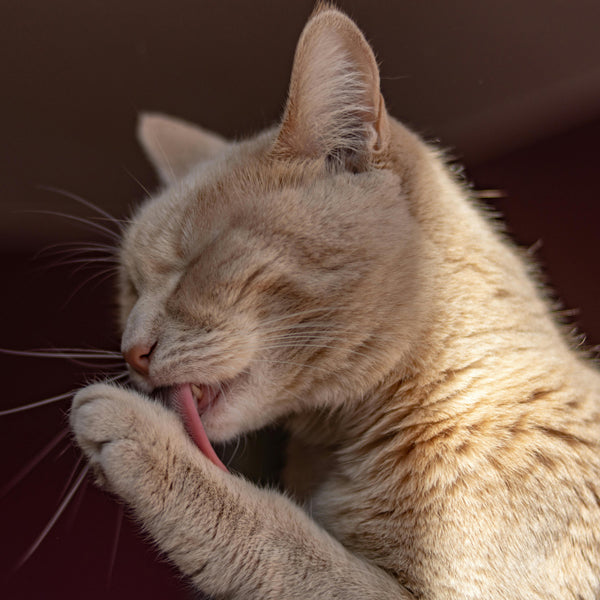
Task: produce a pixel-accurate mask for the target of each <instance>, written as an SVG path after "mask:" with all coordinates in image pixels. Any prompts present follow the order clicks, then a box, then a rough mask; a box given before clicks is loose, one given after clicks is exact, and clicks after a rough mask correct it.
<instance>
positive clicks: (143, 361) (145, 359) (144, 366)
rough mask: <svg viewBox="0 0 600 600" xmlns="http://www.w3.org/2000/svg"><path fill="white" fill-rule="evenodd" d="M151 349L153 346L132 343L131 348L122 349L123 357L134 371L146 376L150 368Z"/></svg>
mask: <svg viewBox="0 0 600 600" xmlns="http://www.w3.org/2000/svg"><path fill="white" fill-rule="evenodd" d="M155 345H156V344H155ZM153 350H154V346H146V345H144V344H134V345H133V346H131V348H128V349H127V350H123V358H125V361H126V362H127V364H128V365H129V366H130V367H131V368H132V369H133V370H134V371H137V372H138V373H139V374H140V375H144V376H147V375H148V372H149V370H150V355H151V354H152V351H153Z"/></svg>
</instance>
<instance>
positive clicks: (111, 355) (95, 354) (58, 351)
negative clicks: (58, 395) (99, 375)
mask: <svg viewBox="0 0 600 600" xmlns="http://www.w3.org/2000/svg"><path fill="white" fill-rule="evenodd" d="M0 353H2V354H10V355H13V356H28V357H34V358H96V359H99V358H104V359H115V358H121V353H120V352H114V351H110V350H84V349H82V350H78V349H76V348H72V349H69V348H53V349H40V350H9V349H7V348H0Z"/></svg>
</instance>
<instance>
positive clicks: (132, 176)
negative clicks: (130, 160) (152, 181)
mask: <svg viewBox="0 0 600 600" xmlns="http://www.w3.org/2000/svg"><path fill="white" fill-rule="evenodd" d="M125 173H127V175H129V177H131V179H133V181H135V182H136V183H137V184H138V185H139V186H140V188H141V189H142V191H143V192H144V193H145V194H146V196H148V198H150V197H151V196H152V194H151V193H150V192H149V191H148V188H147V187H146V186H145V185H144V184H143V183H142V182H141V181H140V180H139V179H138V178H137V177H136V176H135V175H134V174H133V173H132V172H131V171H130V170H129V169H125Z"/></svg>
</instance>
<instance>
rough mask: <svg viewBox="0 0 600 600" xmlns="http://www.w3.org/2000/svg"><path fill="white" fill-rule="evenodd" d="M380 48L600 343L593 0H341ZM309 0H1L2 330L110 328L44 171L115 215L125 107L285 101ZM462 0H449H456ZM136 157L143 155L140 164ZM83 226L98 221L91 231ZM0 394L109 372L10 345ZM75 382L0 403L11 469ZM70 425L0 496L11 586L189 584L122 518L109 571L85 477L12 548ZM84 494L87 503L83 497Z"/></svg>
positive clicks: (391, 95) (122, 198) (396, 103)
mask: <svg viewBox="0 0 600 600" xmlns="http://www.w3.org/2000/svg"><path fill="white" fill-rule="evenodd" d="M339 4H340V5H341V6H343V7H344V8H346V9H347V10H349V12H350V13H351V14H352V15H353V16H354V17H355V18H356V19H357V21H358V22H359V23H360V25H361V26H362V27H363V28H364V30H365V31H366V32H367V35H368V37H369V39H370V40H371V41H372V42H373V45H374V46H375V48H376V50H377V53H378V57H379V59H380V60H381V62H382V74H383V76H384V79H383V87H384V91H385V93H386V98H387V100H388V104H389V106H390V107H391V110H392V112H393V113H394V114H395V115H397V116H399V117H402V118H404V119H406V120H407V121H408V122H410V123H411V124H412V125H413V126H415V127H416V128H417V129H419V130H420V131H423V132H425V133H426V134H427V135H428V136H430V137H433V136H439V137H440V138H441V140H442V143H443V144H444V145H453V146H454V147H455V148H456V154H457V155H459V156H461V157H463V159H464V161H465V162H466V164H467V167H468V171H467V172H468V175H469V177H470V178H471V179H472V180H474V182H475V183H476V185H477V186H478V187H479V188H494V189H501V190H504V192H505V193H506V197H505V198H503V199H501V200H497V201H493V202H491V204H492V205H493V206H494V207H496V208H498V209H500V210H501V211H502V212H503V213H505V214H506V216H507V221H508V228H509V230H510V231H511V232H513V233H514V235H515V237H516V238H517V239H518V241H519V242H520V243H522V244H524V245H526V246H528V245H531V244H533V243H535V242H536V241H537V240H538V239H541V240H542V242H543V244H542V246H541V249H540V250H539V256H540V258H541V259H542V261H543V263H544V264H545V265H546V267H547V268H546V271H547V273H548V275H549V277H550V279H551V281H552V282H553V283H554V285H555V286H556V288H557V289H558V291H559V294H560V295H561V296H562V297H563V298H564V299H565V300H566V304H567V306H568V307H570V308H580V309H581V312H580V313H579V315H578V316H577V317H576V321H577V322H578V323H579V324H580V325H581V327H582V329H584V330H585V331H586V332H587V333H588V334H589V340H588V341H589V342H590V343H592V344H593V343H600V321H599V315H600V311H599V310H598V308H599V306H598V303H599V301H598V298H600V267H599V266H598V265H599V261H598V239H599V236H598V232H597V223H598V222H599V216H600V214H599V210H600V209H599V208H598V206H599V202H598V191H597V185H596V180H597V177H598V168H597V165H598V158H599V153H598V149H597V148H598V145H597V140H598V139H599V137H600V121H599V120H598V119H597V118H598V117H599V116H600V84H599V82H600V77H599V74H600V51H599V50H600V46H599V42H598V36H597V32H596V29H597V23H598V22H599V21H598V16H600V15H599V14H598V12H599V7H600V5H599V4H598V3H597V2H596V1H594V2H591V1H590V2H583V1H579V0H576V1H574V2H568V3H567V2H559V1H545V2H541V1H539V2H538V1H533V0H529V1H528V2H522V1H519V2H516V1H514V0H512V1H507V2H484V3H482V2H475V1H472V2H467V1H466V0H463V1H459V2H454V3H448V2H442V1H441V0H440V1H437V2H435V1H432V2H421V3H418V2H389V1H388V2H383V1H381V2H378V1H370V2H366V1H364V2H359V1H355V2H350V1H348V2H340V3H339ZM311 7H312V2H308V1H293V2H266V1H256V2H245V1H244V2H242V1H241V0H240V1H237V2H234V1H222V2H216V1H214V2H207V1H205V2H200V1H198V0H197V1H194V2H192V1H189V2H186V1H177V2H170V3H159V2H148V1H147V2H139V1H129V2H126V3H117V2H102V3H100V2H81V1H77V2H75V1H66V0H56V1H53V2H41V1H38V2H33V1H31V0H22V1H21V2H19V3H16V2H13V3H4V6H2V7H0V44H1V46H0V49H1V50H2V53H1V54H0V55H1V56H2V57H3V58H2V60H1V61H0V82H2V83H1V93H0V107H1V108H2V110H0V119H1V121H0V126H1V131H2V136H3V137H2V144H0V146H1V149H0V189H1V190H2V196H1V198H0V247H1V248H2V253H1V254H0V262H1V268H2V273H3V279H4V290H3V294H2V295H0V297H1V299H2V313H1V314H2V315H3V327H2V333H1V337H0V347H4V348H21V349H22V348H39V347H46V346H57V347H61V346H76V347H88V346H89V347H100V348H116V347H117V346H118V341H117V338H116V332H115V331H114V329H113V327H112V326H111V325H110V323H111V322H112V321H111V318H112V311H113V306H112V295H111V291H112V288H111V283H110V282H109V281H104V282H101V284H100V285H98V286H97V287H94V282H91V283H90V284H88V285H86V286H83V287H82V288H81V290H80V291H78V292H77V293H76V294H75V295H74V296H73V297H72V298H71V295H72V293H73V292H74V290H76V289H77V288H78V287H79V286H80V284H81V283H82V282H83V281H85V279H86V278H87V277H88V276H89V275H90V274H91V273H92V271H83V272H77V273H73V269H74V267H73V266H69V265H64V266H61V267H58V268H50V267H49V264H50V263H52V260H53V259H52V258H51V257H50V256H48V254H47V253H46V254H42V255H41V256H39V257H38V258H36V259H33V255H34V254H35V253H36V252H37V251H39V250H40V249H41V248H43V247H44V246H46V245H47V244H49V243H54V242H56V241H58V240H69V239H70V240H73V239H78V240H82V239H83V240H85V239H89V238H90V236H91V234H90V233H89V232H88V231H87V230H86V229H85V228H82V227H79V226H78V225H77V223H75V222H73V221H69V220H67V219H64V218H59V217H52V216H49V215H37V216H36V215H34V214H31V213H26V212H22V211H23V210H29V209H31V208H35V209H44V210H46V209H48V210H58V211H67V212H69V213H71V214H85V215H87V216H91V213H90V212H89V210H83V209H81V208H79V207H78V206H77V204H76V203H74V202H72V201H68V200H65V199H61V197H60V196H58V195H56V194H54V193H51V192H48V191H44V190H41V189H38V188H36V186H37V185H38V184H43V185H53V186H57V187H60V188H63V189H66V190H67V191H69V192H73V193H76V194H81V195H83V196H84V197H85V198H87V199H89V200H91V201H93V202H95V203H97V204H99V205H101V206H103V207H105V208H107V209H109V210H110V211H112V212H113V213H114V214H116V215H117V216H122V215H124V214H127V211H128V210H129V209H128V206H130V205H131V204H133V203H134V202H135V201H137V200H139V199H140V198H141V197H142V196H143V194H144V192H143V191H142V190H141V188H140V186H139V184H138V183H136V181H135V180H134V177H135V178H137V179H139V180H140V181H141V182H142V184H143V185H144V186H148V187H150V188H151V187H152V186H154V184H155V180H154V177H153V174H152V173H151V171H150V168H149V166H148V165H147V164H146V163H145V161H144V159H143V157H142V156H141V153H140V152H139V150H138V149H137V147H136V144H135V141H134V139H133V135H132V132H133V128H134V123H135V115H136V114H137V112H138V111H139V110H141V109H160V110H163V111H165V112H171V113H174V114H178V115H181V116H183V117H186V118H189V119H191V120H196V121H198V122H201V123H202V124H204V125H205V126H208V127H211V128H213V129H215V130H217V131H220V132H222V133H224V134H226V135H229V136H238V135H241V134H243V133H250V132H252V131H255V130H257V129H259V128H261V127H263V126H264V125H266V124H269V123H271V122H273V121H274V120H275V119H276V118H277V116H278V114H279V111H280V109H281V107H282V105H283V101H284V97H285V91H286V87H287V78H288V75H289V73H288V71H289V68H290V65H291V59H292V53H293V48H294V44H295V41H296V38H297V36H298V34H299V32H300V30H301V28H302V25H303V23H304V21H305V19H306V17H307V15H308V14H309V13H310V10H311ZM450 7H451V8H450ZM129 173H131V174H132V175H133V177H132V176H131V175H130V174H129ZM92 237H93V236H92ZM0 364H1V365H2V373H3V384H4V385H3V389H4V392H3V400H2V402H1V403H0V409H1V408H4V407H9V406H16V405H18V404H22V403H26V402H31V401H35V400H39V399H41V398H44V397H46V396H48V395H52V394H60V393H62V392H64V391H68V390H70V389H73V388H75V387H77V386H78V385H80V384H82V383H83V382H84V381H85V380H86V378H89V377H91V376H93V374H96V373H97V372H98V369H96V368H88V369H85V368H82V367H81V366H80V365H75V364H70V363H68V362H66V361H58V360H57V361H54V360H40V359H26V358H22V357H8V356H0ZM67 407H68V401H67V402H66V403H65V402H62V403H59V404H58V405H52V406H50V407H47V408H42V409H37V410H35V411H30V412H28V413H23V414H20V415H14V416H10V417H2V418H0V440H1V441H0V444H1V445H0V456H2V459H1V462H0V464H1V471H0V473H1V474H2V480H5V481H6V480H9V479H10V478H11V477H12V476H13V475H14V474H15V473H17V472H18V471H19V469H20V468H21V467H22V466H23V465H24V464H26V463H27V461H28V460H29V459H30V458H31V457H32V456H33V455H35V453H36V451H37V449H38V448H40V447H42V446H43V445H44V444H45V443H46V442H47V441H48V440H49V439H51V438H52V436H53V435H54V434H55V433H56V432H57V431H59V430H60V429H61V428H62V427H64V424H65V419H64V414H65V411H66V410H67ZM63 446H64V447H65V448H66V446H67V444H66V443H65V444H61V445H60V446H59V448H58V449H57V450H56V451H54V452H53V453H52V454H51V455H50V456H49V457H48V458H46V459H45V460H44V462H43V463H42V464H41V465H40V467H38V468H37V469H36V470H35V471H34V472H33V473H32V474H31V475H29V476H28V477H27V478H26V479H25V480H24V481H23V482H22V483H20V484H19V485H18V486H17V487H16V488H15V489H13V490H12V491H10V493H8V494H6V495H5V496H4V497H2V498H0V530H1V531H2V532H3V540H4V541H3V543H2V544H1V545H0V564H2V565H3V567H2V568H1V571H2V577H3V579H2V583H1V584H0V595H2V596H3V597H6V598H11V599H12V598H27V599H29V598H86V599H88V600H90V599H93V598H138V597H143V598H147V599H151V598H164V597H170V598H185V597H188V595H189V594H188V591H187V589H186V586H185V585H184V584H182V583H181V582H179V581H178V580H177V577H176V576H175V575H174V574H173V573H172V571H171V570H170V568H169V567H167V566H165V565H164V564H161V563H160V561H157V560H156V557H155V556H154V553H153V551H152V550H151V549H149V548H148V546H147V545H145V544H143V543H142V542H141V541H140V539H139V538H140V536H139V534H138V533H136V529H135V528H134V527H133V526H131V525H130V524H128V523H126V524H125V525H124V528H123V531H122V533H121V536H120V542H119V545H118V553H117V558H116V562H115V567H114V573H113V577H112V583H111V584H110V590H107V588H106V586H107V571H108V568H109V562H110V554H111V546H112V543H113V540H114V535H115V526H116V506H115V503H114V502H113V501H112V500H111V499H109V498H108V497H106V496H105V495H103V494H102V493H100V492H97V491H96V490H95V489H94V488H93V486H91V485H90V486H88V488H87V490H86V491H85V494H84V495H83V497H82V499H81V501H80V502H78V501H77V500H76V502H75V503H74V504H75V505H74V506H72V507H71V508H69V509H68V510H67V512H66V513H65V515H64V517H63V518H62V519H61V520H60V521H59V523H58V526H57V527H56V529H55V530H53V532H52V533H51V534H50V535H49V536H48V539H47V540H46V541H44V543H43V544H42V545H41V546H40V548H39V550H38V551H37V552H36V553H35V554H34V556H33V557H32V559H31V560H30V561H29V562H28V563H27V564H26V565H25V566H24V567H22V568H21V569H19V570H18V571H16V572H15V573H11V572H10V567H11V566H12V565H13V564H14V563H15V562H16V560H17V559H18V557H19V556H20V555H21V554H22V553H23V552H24V551H25V550H26V548H27V547H28V545H29V544H31V542H32V541H33V540H34V539H35V537H36V535H37V534H38V533H39V532H40V531H41V529H42V528H43V527H44V524H45V523H46V522H47V520H48V519H49V518H50V517H51V516H52V514H53V512H54V510H55V508H56V505H57V503H58V499H59V496H60V494H61V491H62V488H63V487H64V485H65V482H66V480H67V479H68V476H69V473H70V472H71V469H72V467H73V465H74V464H75V462H76V460H77V453H76V452H75V451H74V450H72V449H69V450H66V451H65V454H63V455H62V456H60V457H59V456H58V454H59V452H60V451H61V450H62V449H63ZM77 504H78V505H79V508H78V510H75V509H76V508H77Z"/></svg>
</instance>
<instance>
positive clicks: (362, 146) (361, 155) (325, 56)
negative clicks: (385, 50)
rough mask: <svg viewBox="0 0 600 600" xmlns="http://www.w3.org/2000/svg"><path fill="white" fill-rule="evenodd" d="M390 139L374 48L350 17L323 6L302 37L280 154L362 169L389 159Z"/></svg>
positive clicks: (277, 148)
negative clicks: (372, 48)
mask: <svg viewBox="0 0 600 600" xmlns="http://www.w3.org/2000/svg"><path fill="white" fill-rule="evenodd" d="M389 141H390V125H389V118H388V114H387V111H386V108H385V103H384V101H383V97H382V96H381V91H380V88H379V69H378V68H377V62H376V60H375V56H374V55H373V51H372V50H371V47H370V46H369V44H368V42H367V40H366V39H365V38H364V36H363V34H362V33H361V31H360V30H359V29H358V27H357V26H356V25H355V24H354V22H353V21H352V20H351V19H350V18H349V17H347V16H346V15H345V14H344V13H342V12H341V11H339V10H337V9H335V8H332V7H331V6H329V5H328V4H322V5H319V6H318V7H317V10H316V12H315V13H314V14H313V16H312V17H311V18H310V20H309V21H308V23H307V24H306V27H305V28H304V31H303V32H302V35H301V36H300V40H299V41H298V46H297V48H296V54H295V56H294V66H293V68H292V78H291V81H290V89H289V94H288V101H287V105H286V108H285V113H284V116H283V121H282V124H281V128H280V130H279V135H278V137H277V141H276V143H275V147H274V154H275V156H279V157H282V158H309V159H325V160H327V162H329V163H330V164H334V165H336V166H338V167H341V168H347V169H350V170H353V171H356V170H358V171H360V170H363V169H365V168H367V167H368V165H373V164H377V163H381V162H383V161H385V157H386V151H387V150H388V148H389Z"/></svg>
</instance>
